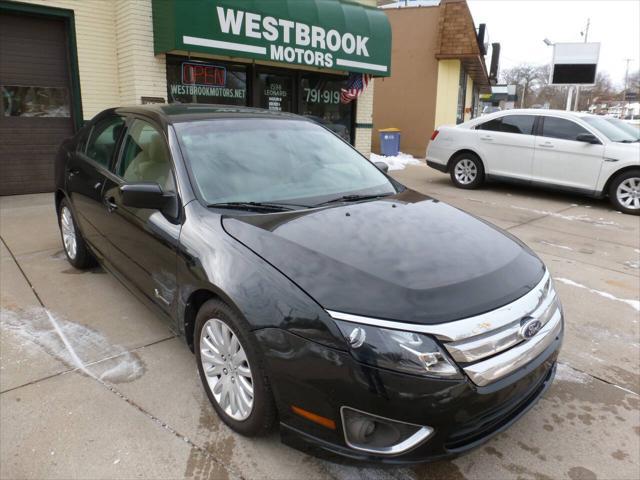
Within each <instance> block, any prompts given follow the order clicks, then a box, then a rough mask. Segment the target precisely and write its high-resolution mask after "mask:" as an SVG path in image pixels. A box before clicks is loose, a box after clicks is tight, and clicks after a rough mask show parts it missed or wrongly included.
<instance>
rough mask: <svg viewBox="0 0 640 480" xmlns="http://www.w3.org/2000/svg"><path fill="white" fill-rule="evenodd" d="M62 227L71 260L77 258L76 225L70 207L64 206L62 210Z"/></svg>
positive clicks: (63, 240)
mask: <svg viewBox="0 0 640 480" xmlns="http://www.w3.org/2000/svg"><path fill="white" fill-rule="evenodd" d="M60 228H61V230H62V243H64V249H65V251H66V252H67V255H69V258H70V259H71V260H73V259H75V258H76V255H77V253H78V241H77V239H76V227H75V225H74V224H73V217H72V216H71V210H69V208H68V207H66V206H65V207H62V211H61V212H60Z"/></svg>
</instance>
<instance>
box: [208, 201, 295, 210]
mask: <svg viewBox="0 0 640 480" xmlns="http://www.w3.org/2000/svg"><path fill="white" fill-rule="evenodd" d="M207 207H209V208H234V209H236V210H267V211H270V212H289V211H291V210H295V208H293V206H289V205H286V204H282V203H269V202H220V203H211V204H209V205H207Z"/></svg>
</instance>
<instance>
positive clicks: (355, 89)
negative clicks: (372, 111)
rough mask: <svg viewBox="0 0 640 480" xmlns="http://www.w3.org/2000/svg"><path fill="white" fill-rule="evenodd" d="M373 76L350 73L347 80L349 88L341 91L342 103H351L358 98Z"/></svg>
mask: <svg viewBox="0 0 640 480" xmlns="http://www.w3.org/2000/svg"><path fill="white" fill-rule="evenodd" d="M370 80H371V75H369V74H367V73H350V74H349V80H347V88H342V89H340V101H341V102H342V103H349V102H351V101H352V100H355V99H356V98H358V97H359V96H360V95H361V94H362V92H364V89H365V88H367V85H368V84H369V81H370Z"/></svg>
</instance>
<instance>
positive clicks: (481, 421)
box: [255, 329, 563, 463]
mask: <svg viewBox="0 0 640 480" xmlns="http://www.w3.org/2000/svg"><path fill="white" fill-rule="evenodd" d="M255 335H256V337H257V341H258V342H259V344H260V345H262V347H263V350H264V354H265V358H266V361H267V364H268V371H269V376H270V380H271V384H272V388H273V390H274V394H275V397H276V402H277V404H278V410H279V415H280V423H281V429H280V431H281V437H282V441H283V442H284V443H286V444H287V445H290V446H292V447H294V448H297V449H300V450H304V451H311V453H314V452H317V453H322V452H330V453H332V454H337V455H340V456H342V457H349V458H352V459H358V460H367V461H378V462H384V463H420V462H425V461H433V460H436V459H440V458H443V457H448V456H455V455H459V454H460V453H463V452H465V451H467V450H470V449H472V448H475V447H477V446H478V445H480V444H482V443H483V442H485V441H486V440H488V439H489V438H490V437H491V436H493V435H495V434H496V433H498V432H500V431H502V430H504V429H506V428H508V427H509V426H510V425H511V424H512V423H513V422H515V421H516V420H517V419H518V418H520V417H521V416H522V415H523V414H524V413H526V412H527V411H528V410H529V409H531V408H532V407H533V406H534V405H535V403H536V401H537V400H538V399H539V398H540V397H541V395H542V394H543V393H544V392H545V391H546V389H547V388H548V387H549V386H550V385H551V383H552V381H553V377H554V373H555V365H556V359H557V356H558V351H559V349H560V345H561V343H562V336H563V330H561V331H560V333H559V334H558V335H557V337H556V338H555V339H554V340H553V342H551V344H550V345H549V346H548V347H547V348H546V349H545V350H544V351H543V352H542V353H541V354H540V355H538V356H537V357H536V358H535V359H534V360H532V361H531V362H529V363H528V364H526V365H524V366H523V367H521V368H519V369H518V370H516V371H514V372H512V373H511V374H509V375H508V376H506V377H504V378H501V379H500V380H498V381H496V382H493V383H491V384H489V385H486V386H484V387H479V386H477V385H475V384H473V383H472V382H471V381H470V380H469V379H468V378H466V377H465V379H463V380H446V379H434V378H426V377H418V376H414V375H407V374H402V373H397V372H392V371H389V370H384V369H379V368H375V367H371V366H368V365H364V364H361V363H358V362H356V361H355V360H354V359H353V358H352V357H351V355H350V354H349V353H347V352H342V351H338V350H333V349H330V348H327V347H324V346H322V345H319V344H317V343H314V342H311V341H308V340H306V339H303V338H302V337H299V336H297V335H294V334H291V333H288V332H286V331H284V330H279V329H263V330H259V331H256V332H255ZM293 406H295V407H298V408H302V409H304V410H306V411H310V412H314V413H315V414H317V415H321V416H323V417H325V418H328V419H331V420H333V421H334V422H335V425H336V428H335V429H331V428H326V427H323V426H321V425H318V424H316V423H313V422H311V421H309V420H307V419H306V418H303V417H300V416H299V415H296V414H295V413H293V411H292V407H293ZM343 406H347V407H352V408H354V409H357V410H361V411H364V412H367V413H370V414H372V415H377V416H380V417H385V418H388V419H392V420H396V421H400V422H406V423H411V424H415V425H426V426H429V427H431V428H433V429H434V432H433V434H432V435H431V436H430V437H429V438H428V439H427V440H426V441H424V442H423V443H421V444H418V445H417V446H415V447H414V448H412V449H410V450H408V451H405V452H402V453H400V454H397V455H381V454H376V453H369V452H364V451H360V450H355V449H353V448H351V447H350V446H348V445H347V443H346V441H345V438H344V433H343V427H342V424H341V417H340V408H341V407H343Z"/></svg>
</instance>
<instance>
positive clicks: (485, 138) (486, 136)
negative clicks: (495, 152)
mask: <svg viewBox="0 0 640 480" xmlns="http://www.w3.org/2000/svg"><path fill="white" fill-rule="evenodd" d="M480 140H486V141H487V142H491V141H493V137H490V136H489V135H484V136H482V137H480Z"/></svg>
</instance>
